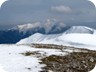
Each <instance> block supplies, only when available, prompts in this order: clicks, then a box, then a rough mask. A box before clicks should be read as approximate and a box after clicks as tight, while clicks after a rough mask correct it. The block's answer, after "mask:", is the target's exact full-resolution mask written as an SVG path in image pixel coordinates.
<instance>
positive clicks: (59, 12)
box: [0, 0, 96, 25]
mask: <svg viewBox="0 0 96 72" xmlns="http://www.w3.org/2000/svg"><path fill="white" fill-rule="evenodd" d="M50 8H51V9H50ZM48 18H56V19H59V20H62V21H64V22H72V21H74V22H80V21H81V22H84V21H86V22H87V21H96V9H95V7H94V5H93V4H92V3H91V2H89V1H88V0H8V1H7V2H5V3H4V4H3V5H2V7H1V9H0V25H10V24H15V25H16V24H23V23H31V22H34V21H44V20H46V19H48Z"/></svg>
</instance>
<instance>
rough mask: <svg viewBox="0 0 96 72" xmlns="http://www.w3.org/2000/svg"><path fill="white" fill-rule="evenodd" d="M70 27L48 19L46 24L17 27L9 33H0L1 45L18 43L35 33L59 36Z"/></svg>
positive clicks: (37, 23)
mask: <svg viewBox="0 0 96 72" xmlns="http://www.w3.org/2000/svg"><path fill="white" fill-rule="evenodd" d="M69 28H70V26H67V25H66V24H64V23H62V22H59V21H57V20H50V19H48V20H47V21H46V22H35V23H28V24H23V25H17V26H15V27H13V28H11V29H9V30H7V31H0V44H1V43H2V44H3V43H16V42H18V41H19V40H21V39H23V38H26V37H29V36H30V35H32V34H34V33H37V32H38V33H42V34H58V33H62V32H64V31H66V30H67V29H69Z"/></svg>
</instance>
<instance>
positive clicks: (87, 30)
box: [65, 26, 95, 34]
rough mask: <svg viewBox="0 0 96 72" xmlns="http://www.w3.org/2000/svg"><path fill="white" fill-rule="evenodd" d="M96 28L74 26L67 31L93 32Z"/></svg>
mask: <svg viewBox="0 0 96 72" xmlns="http://www.w3.org/2000/svg"><path fill="white" fill-rule="evenodd" d="M94 31H95V30H94V29H92V28H89V27H86V26H72V27H71V28H70V29H68V30H67V31H66V32H65V33H66V34H68V33H88V34H93V33H94Z"/></svg>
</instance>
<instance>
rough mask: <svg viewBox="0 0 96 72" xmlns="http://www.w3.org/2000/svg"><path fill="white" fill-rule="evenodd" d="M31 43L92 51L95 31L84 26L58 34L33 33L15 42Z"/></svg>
mask: <svg viewBox="0 0 96 72" xmlns="http://www.w3.org/2000/svg"><path fill="white" fill-rule="evenodd" d="M31 43H37V44H38V43H39V44H57V45H65V46H66V45H68V46H75V47H82V48H85V47H86V48H89V49H90V48H91V47H92V48H93V49H94V47H96V30H94V29H92V28H88V27H85V26H72V27H71V28H69V29H68V30H66V31H65V32H63V33H60V34H49V35H46V34H41V33H35V34H33V35H31V36H29V37H27V38H25V39H22V40H20V41H19V42H17V44H31ZM92 48H91V49H92Z"/></svg>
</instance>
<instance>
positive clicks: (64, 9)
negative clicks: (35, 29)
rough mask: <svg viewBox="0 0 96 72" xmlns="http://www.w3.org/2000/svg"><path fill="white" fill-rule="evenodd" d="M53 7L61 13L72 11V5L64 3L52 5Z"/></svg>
mask: <svg viewBox="0 0 96 72" xmlns="http://www.w3.org/2000/svg"><path fill="white" fill-rule="evenodd" d="M51 9H52V10H53V11H56V12H60V13H70V12H72V10H71V8H70V7H68V6H64V5H60V6H55V7H51Z"/></svg>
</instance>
